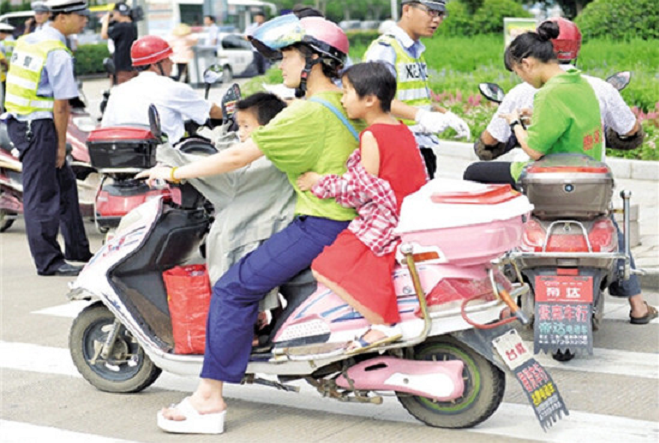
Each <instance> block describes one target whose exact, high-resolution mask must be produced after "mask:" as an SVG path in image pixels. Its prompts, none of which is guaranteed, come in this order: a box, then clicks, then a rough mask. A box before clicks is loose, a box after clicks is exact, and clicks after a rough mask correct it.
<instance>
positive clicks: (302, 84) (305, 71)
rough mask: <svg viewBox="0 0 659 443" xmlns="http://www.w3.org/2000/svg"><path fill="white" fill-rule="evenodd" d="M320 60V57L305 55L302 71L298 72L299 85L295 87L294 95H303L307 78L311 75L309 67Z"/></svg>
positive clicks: (305, 90)
mask: <svg viewBox="0 0 659 443" xmlns="http://www.w3.org/2000/svg"><path fill="white" fill-rule="evenodd" d="M322 61H323V60H322V59H321V58H320V57H318V58H315V59H314V58H311V55H307V56H306V63H305V65H304V69H303V70H302V72H300V86H298V87H297V88H295V97H297V98H301V97H304V95H305V94H306V93H307V80H308V79H309V75H311V69H312V68H313V67H314V65H317V64H318V63H321V62H322Z"/></svg>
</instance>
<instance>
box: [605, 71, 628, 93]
mask: <svg viewBox="0 0 659 443" xmlns="http://www.w3.org/2000/svg"><path fill="white" fill-rule="evenodd" d="M631 80H632V73H631V72H630V71H622V72H617V73H615V74H613V75H612V76H610V77H609V78H607V79H606V82H607V83H609V84H611V85H613V87H614V88H616V89H617V90H618V91H622V90H623V89H625V88H626V87H627V85H628V84H629V82H630V81H631Z"/></svg>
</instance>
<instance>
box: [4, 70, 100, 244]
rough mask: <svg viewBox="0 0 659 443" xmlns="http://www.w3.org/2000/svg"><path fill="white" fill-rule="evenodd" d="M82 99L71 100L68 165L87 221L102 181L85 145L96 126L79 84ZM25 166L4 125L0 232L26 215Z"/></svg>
mask: <svg viewBox="0 0 659 443" xmlns="http://www.w3.org/2000/svg"><path fill="white" fill-rule="evenodd" d="M78 91H79V93H80V96H79V97H78V98H75V99H71V100H70V102H69V103H70V105H71V115H70V117H69V123H68V126H67V128H66V144H67V161H68V162H69V164H70V165H71V168H72V169H73V172H74V174H75V176H76V180H77V185H78V201H79V204H80V212H81V214H82V216H83V217H90V216H91V215H92V213H93V209H92V208H93V202H94V195H95V193H96V188H97V186H98V182H99V177H98V174H97V173H96V171H95V170H94V168H93V167H92V166H91V164H90V159H89V153H88V151H87V146H86V145H85V141H86V140H87V137H88V135H89V132H90V131H92V130H93V129H94V128H95V127H96V123H95V122H94V120H93V119H92V118H91V116H90V114H89V113H88V112H87V110H86V99H85V96H84V93H83V92H82V84H81V83H78ZM21 171H22V166H21V162H20V161H19V160H18V152H17V151H16V150H15V149H14V146H13V144H12V143H11V140H10V139H9V135H8V134H7V125H6V124H5V122H4V121H0V232H5V231H6V230H7V229H9V228H10V227H11V226H12V225H13V224H14V221H15V220H16V219H17V218H18V216H19V215H21V214H23V182H22V179H21Z"/></svg>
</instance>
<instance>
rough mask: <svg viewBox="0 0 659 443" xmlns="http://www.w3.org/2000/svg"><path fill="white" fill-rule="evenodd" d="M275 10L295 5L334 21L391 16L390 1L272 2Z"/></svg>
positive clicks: (306, 0)
mask: <svg viewBox="0 0 659 443" xmlns="http://www.w3.org/2000/svg"><path fill="white" fill-rule="evenodd" d="M271 3H274V4H275V5H276V6H277V9H279V10H280V11H281V10H286V9H288V10H290V9H293V7H294V6H295V5H297V4H301V5H305V6H311V7H314V8H316V9H318V10H319V11H321V12H323V13H324V14H325V16H326V17H327V18H328V19H330V20H332V21H334V22H337V23H338V22H340V21H342V20H385V19H387V18H389V17H390V16H391V1H390V0H359V1H355V0H331V1H329V0H272V1H271Z"/></svg>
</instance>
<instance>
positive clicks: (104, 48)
mask: <svg viewBox="0 0 659 443" xmlns="http://www.w3.org/2000/svg"><path fill="white" fill-rule="evenodd" d="M109 56H110V52H109V51H108V45H107V44H106V43H97V44H91V45H80V46H78V49H77V50H76V52H75V72H76V75H90V74H100V73H103V72H105V68H103V59H104V58H106V57H109Z"/></svg>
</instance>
